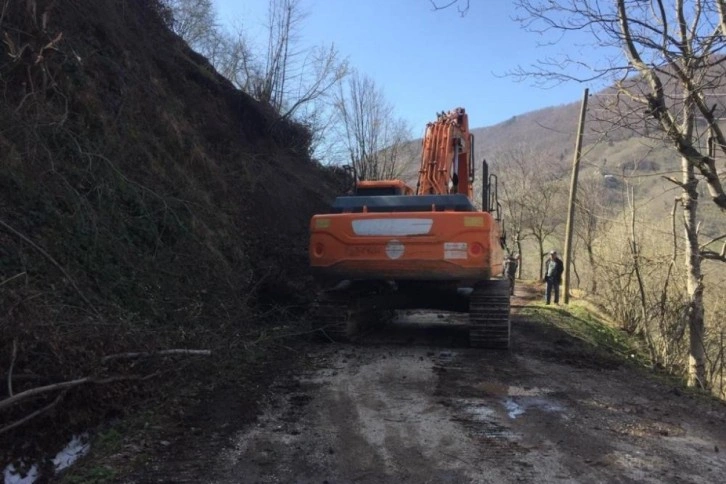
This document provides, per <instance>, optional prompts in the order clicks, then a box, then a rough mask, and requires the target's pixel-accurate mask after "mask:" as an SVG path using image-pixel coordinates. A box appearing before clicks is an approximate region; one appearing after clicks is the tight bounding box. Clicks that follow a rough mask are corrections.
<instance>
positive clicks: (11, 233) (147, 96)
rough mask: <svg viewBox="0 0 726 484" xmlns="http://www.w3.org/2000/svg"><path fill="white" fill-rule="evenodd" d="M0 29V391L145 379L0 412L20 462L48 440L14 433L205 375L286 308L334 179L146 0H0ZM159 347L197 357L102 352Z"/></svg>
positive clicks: (76, 419) (297, 298)
mask: <svg viewBox="0 0 726 484" xmlns="http://www.w3.org/2000/svg"><path fill="white" fill-rule="evenodd" d="M0 36H1V37H2V38H1V39H0V96H1V100H0V324H1V325H2V328H0V362H1V363H0V377H1V378H2V381H3V384H2V385H1V389H0V401H2V400H5V399H7V398H8V397H9V393H10V392H11V391H12V392H13V394H14V395H16V396H17V395H19V394H21V392H23V391H24V390H28V389H31V388H39V387H42V386H45V385H50V384H53V383H58V382H64V381H69V380H74V379H78V378H83V377H90V378H94V379H95V380H96V381H98V380H101V381H103V380H104V379H108V378H114V377H116V376H133V377H134V378H144V377H146V376H148V375H155V376H154V377H153V378H150V379H149V380H147V383H146V384H144V383H140V382H139V381H134V380H128V381H121V382H116V383H94V384H79V385H77V386H73V387H69V388H66V389H61V390H54V391H47V392H42V393H40V394H38V395H37V396H36V397H34V398H28V399H23V400H22V401H20V402H19V403H18V404H15V405H11V406H8V407H6V408H0V429H5V431H4V432H2V433H0V448H3V449H14V450H16V451H17V450H18V449H19V451H20V453H24V454H26V455H27V454H32V453H34V452H35V451H37V450H41V451H42V450H43V446H45V445H47V446H48V447H49V448H51V447H53V446H54V445H55V443H54V442H53V440H52V439H38V438H34V439H29V438H28V436H30V435H32V436H34V437H39V436H42V435H45V434H46V433H48V432H50V433H54V432H55V433H67V432H75V431H80V430H83V429H87V428H88V425H89V424H90V423H92V422H95V421H98V420H99V419H100V418H105V417H107V416H108V415H109V414H114V413H119V412H124V411H125V410H126V409H127V408H129V405H130V404H129V402H130V401H133V399H134V398H137V397H145V396H147V395H148V393H149V390H148V387H149V385H150V386H153V387H155V388H158V387H160V386H163V385H161V384H160V382H164V383H165V384H168V385H170V386H172V384H171V383H169V382H173V381H175V378H177V377H179V376H180V373H185V376H186V378H185V379H184V381H187V382H188V381H189V380H190V379H193V371H194V368H196V367H194V366H193V365H207V367H206V370H205V371H207V372H209V371H210V370H212V371H215V370H219V368H218V366H219V365H223V364H224V363H223V362H224V361H225V360H224V357H225V355H229V356H230V357H233V356H234V355H236V354H238V353H240V352H241V350H240V348H241V346H242V344H241V341H242V340H243V339H244V338H246V337H250V335H257V334H258V332H259V329H260V328H265V327H266V326H264V325H266V324H268V325H269V322H270V321H271V320H276V318H277V317H279V316H280V315H283V314H284V315H285V316H286V317H288V319H289V316H290V315H293V316H294V315H295V314H299V313H301V312H302V311H304V306H305V304H306V302H307V297H308V296H309V295H308V293H307V292H306V291H307V290H308V289H307V288H308V287H309V285H310V284H309V281H308V280H307V279H306V277H307V276H306V274H307V265H306V252H305V250H306V249H305V244H306V233H307V222H308V219H309V216H310V215H311V214H312V213H314V212H315V211H317V210H320V209H321V207H322V206H324V204H325V201H326V199H327V198H328V197H329V196H330V194H332V191H333V188H331V183H332V178H331V177H330V176H329V175H326V174H325V173H324V172H323V170H321V169H320V168H319V166H318V165H317V164H316V163H314V162H313V161H311V160H310V159H309V156H308V155H307V153H308V148H309V141H310V135H309V133H308V132H307V131H306V130H305V129H304V128H303V127H301V126H299V125H296V124H294V123H290V122H287V121H281V120H279V119H277V118H276V116H275V115H274V113H272V112H270V111H269V110H266V109H265V108H264V107H263V106H261V105H260V104H258V103H257V102H256V101H254V100H252V99H251V98H250V97H248V96H247V95H245V94H243V93H241V92H240V91H237V90H235V89H234V88H233V86H232V85H231V84H230V83H229V82H228V81H226V80H225V79H224V78H222V77H221V76H220V75H218V74H217V73H216V72H215V71H214V70H213V69H212V67H211V66H210V65H209V64H208V62H207V61H206V60H205V59H204V58H203V57H201V56H199V55H197V54H196V53H194V52H193V51H191V50H190V49H189V48H188V47H187V46H186V44H185V43H184V42H183V41H181V40H180V39H179V38H178V37H177V36H175V35H174V34H173V33H171V31H170V30H169V29H168V28H167V26H166V23H165V20H164V12H163V10H162V9H160V8H159V7H158V5H157V4H156V3H155V2H154V1H141V0H138V1H117V0H94V1H92V2H89V1H82V0H71V1H64V2H56V1H43V0H37V1H36V0H28V1H15V0H1V1H0ZM165 348H209V349H212V350H213V351H214V353H213V355H214V356H213V357H212V358H206V359H205V358H197V359H194V358H181V359H179V360H175V361H171V362H169V361H168V360H165V361H160V358H141V359H138V358H119V359H111V360H106V361H104V360H103V356H105V355H111V354H117V353H123V352H129V351H135V352H138V351H156V350H159V349H165ZM202 360H203V361H204V362H203V363H199V362H200V361H202ZM189 365H192V366H191V369H190V366H189ZM215 365H218V366H215ZM170 367H172V368H173V371H172V370H169V368H170ZM8 376H10V378H8ZM8 382H10V383H11V385H8V384H7V383H8ZM9 387H11V388H9ZM46 406H48V408H51V407H52V410H49V411H46V412H44V413H41V414H40V415H38V416H36V417H35V418H33V419H32V420H29V421H27V422H25V423H23V424H22V425H19V426H18V427H16V428H13V429H10V430H8V429H7V428H5V427H6V426H7V425H8V424H11V423H13V422H16V421H18V420H19V419H21V418H24V417H26V416H28V415H30V414H32V413H33V412H35V411H37V410H41V409H44V408H46ZM7 456H8V455H7V454H4V455H2V456H0V464H2V463H3V462H5V459H4V458H3V457H7Z"/></svg>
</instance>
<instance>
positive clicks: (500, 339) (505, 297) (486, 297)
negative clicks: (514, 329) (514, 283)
mask: <svg viewBox="0 0 726 484" xmlns="http://www.w3.org/2000/svg"><path fill="white" fill-rule="evenodd" d="M509 337H510V321H509V281H508V280H506V279H503V280H491V281H483V282H480V283H478V284H477V285H476V286H474V290H473V292H472V294H471V298H470V300H469V344H470V345H471V346H474V347H477V348H492V349H508V348H509Z"/></svg>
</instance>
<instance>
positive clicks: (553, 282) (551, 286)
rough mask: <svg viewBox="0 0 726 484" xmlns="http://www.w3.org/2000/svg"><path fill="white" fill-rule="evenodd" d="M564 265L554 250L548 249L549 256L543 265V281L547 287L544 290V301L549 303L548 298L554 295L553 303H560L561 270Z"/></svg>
mask: <svg viewBox="0 0 726 484" xmlns="http://www.w3.org/2000/svg"><path fill="white" fill-rule="evenodd" d="M564 268H565V266H564V265H563V264H562V260H561V259H560V258H559V257H557V252H556V251H554V250H553V251H550V258H549V259H547V264H546V265H545V282H546V283H547V289H546V291H545V303H546V304H549V303H550V299H552V296H554V300H555V304H559V303H560V284H562V272H563V271H564Z"/></svg>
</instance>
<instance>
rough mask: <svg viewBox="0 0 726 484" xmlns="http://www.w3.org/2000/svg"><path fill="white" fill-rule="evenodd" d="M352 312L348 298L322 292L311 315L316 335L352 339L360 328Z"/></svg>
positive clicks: (340, 339)
mask: <svg viewBox="0 0 726 484" xmlns="http://www.w3.org/2000/svg"><path fill="white" fill-rule="evenodd" d="M352 313H353V311H351V310H350V308H349V303H348V300H347V298H344V297H340V296H335V295H331V294H328V293H321V294H320V295H319V296H318V299H317V301H316V304H315V307H314V310H313V313H312V315H311V326H312V330H313V334H314V336H315V337H317V338H319V339H324V340H328V341H337V342H346V341H350V339H351V338H352V337H353V335H354V334H355V333H357V329H358V328H357V325H356V322H355V319H356V318H355V317H354V316H355V315H354V314H352Z"/></svg>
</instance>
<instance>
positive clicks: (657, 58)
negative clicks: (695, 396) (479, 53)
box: [515, 0, 726, 386]
mask: <svg viewBox="0 0 726 484" xmlns="http://www.w3.org/2000/svg"><path fill="white" fill-rule="evenodd" d="M516 4H517V6H518V7H519V8H520V9H521V10H522V11H523V12H524V15H523V16H522V17H521V18H520V21H521V22H522V24H523V26H524V27H525V28H526V29H528V30H531V31H536V32H538V33H540V34H544V35H546V34H548V33H554V34H555V35H558V36H560V37H559V38H560V39H561V38H563V37H564V36H567V35H568V34H570V33H577V34H579V35H580V38H582V35H583V33H585V34H588V35H590V36H591V37H590V38H591V39H592V43H593V44H594V46H596V47H598V48H600V52H602V53H603V55H602V57H601V58H599V59H598V58H594V59H593V58H588V59H576V58H572V57H569V56H563V57H560V58H559V59H545V60H542V61H541V62H540V63H539V64H537V65H536V66H535V67H534V68H527V69H519V70H518V71H517V72H515V74H516V75H519V76H524V77H529V78H534V79H536V80H539V81H543V82H563V81H567V80H578V81H587V80H594V79H599V80H605V81H612V82H613V83H614V85H615V87H616V90H617V94H618V96H616V97H614V103H613V110H614V111H619V112H620V113H626V112H627V115H628V116H627V117H626V116H621V117H619V118H618V117H615V118H613V122H614V123H620V124H621V125H622V124H623V121H624V120H626V119H627V122H626V124H628V125H629V126H634V125H633V124H632V123H633V122H634V121H633V120H635V122H636V123H637V120H638V119H639V120H640V126H642V125H643V122H644V121H645V122H648V120H651V123H650V124H649V125H648V126H649V127H652V128H654V129H655V130H656V131H658V132H660V134H661V136H662V138H663V139H664V141H666V142H668V143H669V144H671V145H672V146H673V147H674V148H675V150H676V152H677V153H678V154H679V156H680V157H681V160H682V163H681V173H682V176H681V179H680V180H677V179H675V178H669V180H670V181H672V182H673V183H675V184H677V185H678V186H679V187H681V189H682V195H681V196H680V197H679V199H680V202H681V206H682V209H683V224H684V232H685V240H686V244H685V252H686V257H685V260H686V265H685V272H686V274H687V290H688V294H689V299H690V301H689V309H688V312H687V315H686V317H687V320H688V324H689V328H690V337H691V339H690V362H689V368H688V375H689V378H688V382H689V385H691V386H696V385H698V386H706V381H707V380H706V377H707V375H706V370H705V368H706V366H705V363H706V358H705V350H704V341H703V338H704V308H703V291H704V286H703V281H702V275H701V267H700V266H701V260H702V257H703V254H701V252H700V247H699V244H698V228H697V227H698V226H697V213H698V212H697V210H698V190H697V186H698V183H699V180H701V179H702V180H704V181H705V184H706V186H707V188H708V192H709V194H710V196H711V199H712V201H713V203H715V204H716V205H717V206H718V207H720V208H721V209H722V210H724V209H726V194H725V193H724V190H723V185H722V182H721V180H720V177H719V175H721V174H720V173H719V171H718V169H717V166H716V163H715V150H716V149H717V150H719V151H721V152H722V153H726V138H724V135H723V133H722V131H721V129H720V127H719V125H718V123H717V115H716V114H715V111H716V108H717V107H718V103H717V102H714V96H713V94H714V93H715V91H717V90H718V89H719V88H721V87H722V86H723V82H724V81H723V80H724V76H723V74H724V69H723V63H724V60H725V59H726V57H724V55H723V53H724V48H725V47H726V22H724V1H723V0H716V1H713V0H711V1H706V0H697V1H695V2H683V1H682V0H674V1H671V2H664V1H662V0H650V1H642V0H638V1H635V0H617V1H615V2H612V3H610V2H608V3H603V2H593V1H590V0H572V1H568V2H538V1H534V0H518V1H517V2H516ZM698 118H700V119H702V120H703V123H704V124H705V127H706V129H705V130H704V132H706V133H709V135H710V141H709V143H705V142H704V140H703V138H702V137H700V136H699V135H698V130H696V129H695V128H696V126H697V121H698ZM707 146H711V147H713V148H714V150H713V152H708V148H707Z"/></svg>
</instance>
